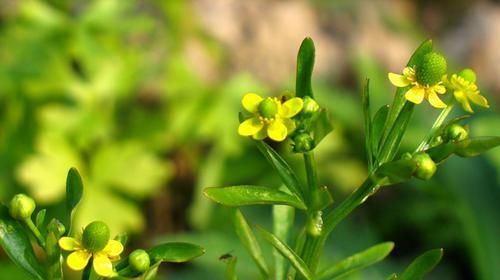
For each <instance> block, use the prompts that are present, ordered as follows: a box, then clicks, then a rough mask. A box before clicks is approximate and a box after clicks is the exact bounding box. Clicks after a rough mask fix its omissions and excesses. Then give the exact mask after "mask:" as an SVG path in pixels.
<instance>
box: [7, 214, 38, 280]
mask: <svg viewBox="0 0 500 280" xmlns="http://www.w3.org/2000/svg"><path fill="white" fill-rule="evenodd" d="M0 245H1V246H2V248H3V250H4V251H5V253H6V254H7V255H8V256H9V258H10V259H11V260H12V261H13V262H14V263H15V264H16V265H17V266H19V267H20V268H22V269H24V271H26V272H28V273H29V274H30V275H31V276H32V277H33V279H38V280H43V279H45V278H44V275H45V272H44V270H43V267H42V266H41V264H40V263H39V262H38V260H37V258H36V256H35V253H34V252H33V247H32V246H31V241H30V239H29V237H28V235H27V234H26V231H25V230H24V228H23V227H22V226H21V225H20V224H19V223H18V222H17V221H15V220H13V219H11V218H10V215H9V212H8V209H7V207H5V206H3V205H0Z"/></svg>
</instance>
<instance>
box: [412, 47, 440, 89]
mask: <svg viewBox="0 0 500 280" xmlns="http://www.w3.org/2000/svg"><path fill="white" fill-rule="evenodd" d="M446 68H447V64H446V59H445V58H444V57H443V56H442V55H440V54H438V53H436V52H430V53H428V54H426V55H424V57H423V58H422V61H421V63H420V64H419V65H417V67H416V78H417V82H418V83H419V84H421V85H435V84H437V83H438V82H439V81H440V80H441V78H442V77H443V75H445V74H446Z"/></svg>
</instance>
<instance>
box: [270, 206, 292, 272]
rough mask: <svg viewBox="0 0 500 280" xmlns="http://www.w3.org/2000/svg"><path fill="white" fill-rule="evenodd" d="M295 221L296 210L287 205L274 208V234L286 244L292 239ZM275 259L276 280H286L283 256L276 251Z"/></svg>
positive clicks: (285, 265) (285, 266)
mask: <svg viewBox="0 0 500 280" xmlns="http://www.w3.org/2000/svg"><path fill="white" fill-rule="evenodd" d="M294 219H295V208H293V207H290V206H287V205H274V206H273V232H274V234H275V235H276V236H277V237H278V238H280V239H281V240H284V241H285V242H286V241H288V240H289V239H290V234H291V231H292V229H293V222H294ZM273 258H274V278H273V279H276V280H280V279H285V278H286V271H287V263H286V262H285V259H284V258H283V256H282V255H281V254H280V253H279V252H278V251H277V250H276V249H274V250H273Z"/></svg>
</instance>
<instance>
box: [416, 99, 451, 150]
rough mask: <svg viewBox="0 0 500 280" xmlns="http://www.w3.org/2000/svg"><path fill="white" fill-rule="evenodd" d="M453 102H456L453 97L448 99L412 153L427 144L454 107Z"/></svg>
mask: <svg viewBox="0 0 500 280" xmlns="http://www.w3.org/2000/svg"><path fill="white" fill-rule="evenodd" d="M455 103H456V102H455V99H452V100H451V101H450V104H449V105H448V106H446V108H444V109H443V111H441V113H440V114H439V116H438V117H437V119H436V121H434V124H433V125H432V127H431V130H429V133H427V135H426V136H425V138H424V140H422V142H421V143H420V145H418V148H417V149H416V150H415V152H414V154H415V153H418V152H421V151H423V150H424V149H425V148H426V147H427V145H429V142H430V141H431V140H432V138H433V137H434V134H435V133H436V131H437V130H438V129H439V127H440V126H441V125H442V124H443V123H444V121H445V120H446V118H447V117H448V115H449V114H450V112H451V110H452V109H453V107H455Z"/></svg>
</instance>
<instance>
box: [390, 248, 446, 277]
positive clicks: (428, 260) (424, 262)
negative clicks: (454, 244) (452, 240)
mask: <svg viewBox="0 0 500 280" xmlns="http://www.w3.org/2000/svg"><path fill="white" fill-rule="evenodd" d="M442 257H443V249H434V250H430V251H427V252H425V253H424V254H422V255H420V256H419V257H418V258H416V259H415V260H414V261H413V262H412V263H411V264H410V265H409V266H408V267H407V268H406V270H405V271H403V273H401V275H400V276H399V277H398V278H397V279H399V280H419V279H422V278H423V277H424V276H425V275H426V274H427V273H429V272H430V271H431V270H432V269H434V267H435V266H436V265H437V264H438V263H439V261H441V258H442Z"/></svg>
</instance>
